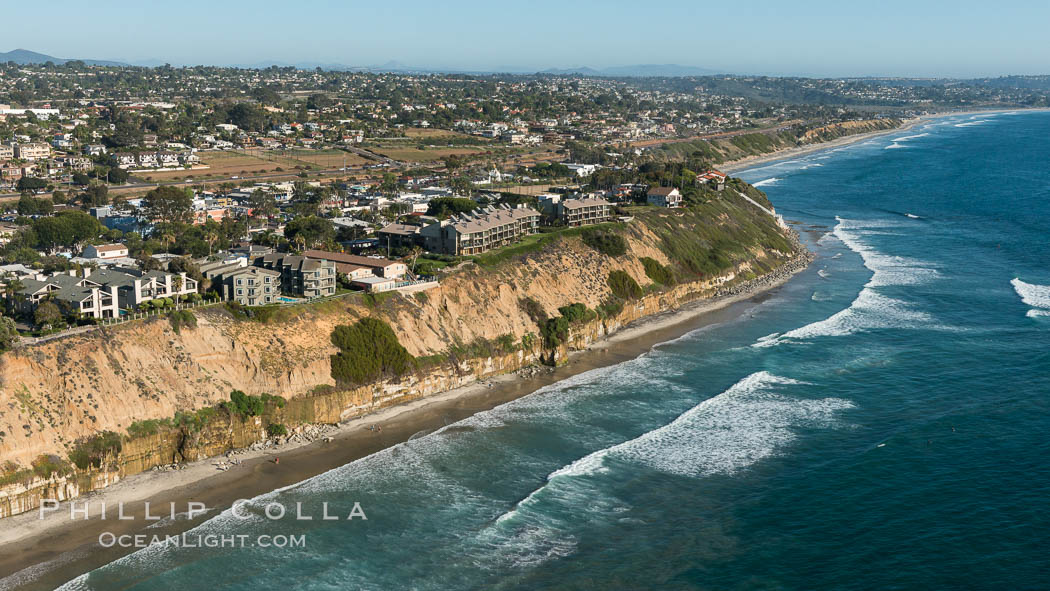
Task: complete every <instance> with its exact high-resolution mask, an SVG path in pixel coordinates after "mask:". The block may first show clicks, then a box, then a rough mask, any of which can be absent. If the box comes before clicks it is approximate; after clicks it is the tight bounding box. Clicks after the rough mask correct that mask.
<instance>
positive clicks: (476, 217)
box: [420, 205, 540, 255]
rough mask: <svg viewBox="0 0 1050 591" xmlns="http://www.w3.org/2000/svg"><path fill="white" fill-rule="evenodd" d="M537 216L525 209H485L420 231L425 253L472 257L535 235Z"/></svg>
mask: <svg viewBox="0 0 1050 591" xmlns="http://www.w3.org/2000/svg"><path fill="white" fill-rule="evenodd" d="M539 222H540V213H539V212H538V211H536V210H534V209H530V208H528V207H525V206H518V207H516V208H513V209H512V208H511V207H509V206H507V205H502V206H500V207H496V206H492V205H490V206H487V207H483V208H479V209H476V210H474V211H472V212H470V213H466V214H459V215H456V216H453V217H452V218H449V219H447V220H442V221H440V222H437V223H434V224H430V225H429V226H426V227H424V228H423V229H422V230H420V234H421V235H422V236H423V242H424V245H425V248H426V249H427V250H430V251H433V252H441V253H445V254H452V255H473V254H481V253H483V252H487V251H489V250H492V249H494V248H499V247H501V246H505V245H507V244H511V243H514V242H517V241H518V240H520V239H521V238H523V237H525V236H528V235H529V234H535V233H536V232H537V231H538V228H539Z"/></svg>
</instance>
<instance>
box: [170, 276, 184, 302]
mask: <svg viewBox="0 0 1050 591" xmlns="http://www.w3.org/2000/svg"><path fill="white" fill-rule="evenodd" d="M171 282H172V286H173V287H174V288H175V309H176V310H178V309H179V298H181V297H182V294H180V293H179V292H180V291H182V275H176V276H174V277H172V279H171Z"/></svg>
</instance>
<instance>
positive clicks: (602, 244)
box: [582, 228, 627, 257]
mask: <svg viewBox="0 0 1050 591" xmlns="http://www.w3.org/2000/svg"><path fill="white" fill-rule="evenodd" d="M582 236H583V243H584V244H586V245H587V246H590V247H591V248H593V249H594V250H597V251H598V252H600V253H602V254H605V255H609V256H611V257H618V256H622V255H624V254H626V253H627V241H626V240H624V238H623V236H620V235H619V234H613V233H612V232H609V231H606V230H598V229H594V228H592V229H589V230H586V231H584V232H583V235H582Z"/></svg>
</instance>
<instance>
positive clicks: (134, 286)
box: [13, 268, 197, 318]
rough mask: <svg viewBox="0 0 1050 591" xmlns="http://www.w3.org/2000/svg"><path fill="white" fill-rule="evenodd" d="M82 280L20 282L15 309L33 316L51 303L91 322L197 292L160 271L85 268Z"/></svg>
mask: <svg viewBox="0 0 1050 591" xmlns="http://www.w3.org/2000/svg"><path fill="white" fill-rule="evenodd" d="M83 273H84V274H83V276H78V275H77V274H76V272H75V271H70V272H69V273H60V274H55V275H52V276H50V277H46V276H40V277H39V278H37V279H24V280H22V288H21V289H19V290H17V291H15V293H14V302H13V303H14V305H15V307H16V308H17V309H18V310H19V311H21V312H23V313H26V314H32V313H33V311H34V310H35V309H36V306H37V305H38V304H39V303H40V302H42V301H44V300H45V299H46V300H52V301H54V302H55V303H56V305H58V306H59V308H61V309H62V311H63V312H64V313H66V314H70V315H80V316H87V317H91V318H116V317H118V316H119V315H120V313H121V310H134V309H136V308H138V307H139V306H140V305H141V304H143V303H144V302H147V301H150V300H154V299H157V298H166V297H173V296H176V295H189V294H191V293H195V292H196V291H197V282H196V281H195V280H193V279H192V278H189V277H187V276H186V274H185V273H180V274H179V275H173V274H171V273H163V272H161V271H148V272H142V271H139V270H138V269H121V270H115V269H101V270H98V271H94V272H93V271H92V270H91V269H90V268H86V269H84V271H83Z"/></svg>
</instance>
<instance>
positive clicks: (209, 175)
mask: <svg viewBox="0 0 1050 591" xmlns="http://www.w3.org/2000/svg"><path fill="white" fill-rule="evenodd" d="M199 156H200V159H201V164H203V165H205V166H208V167H209V168H207V169H201V170H173V171H165V172H140V173H136V174H135V176H137V177H139V178H143V179H145V178H147V177H149V178H150V179H151V180H154V181H181V180H184V179H187V178H192V179H215V180H219V179H228V178H230V177H231V176H242V177H243V176H250V175H256V174H268V173H273V172H289V173H290V174H294V171H296V167H299V168H300V169H309V168H314V167H316V168H320V169H332V168H341V167H342V166H343V163H344V161H345V162H346V166H361V165H362V164H365V163H366V162H367V161H366V160H365V159H364V158H362V157H360V156H358V155H357V154H350V153H348V152H344V151H342V150H282V151H277V150H249V151H247V152H241V151H237V152H200V153H199ZM344 159H345V160H344ZM278 168H280V169H282V170H277V169H278Z"/></svg>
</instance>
